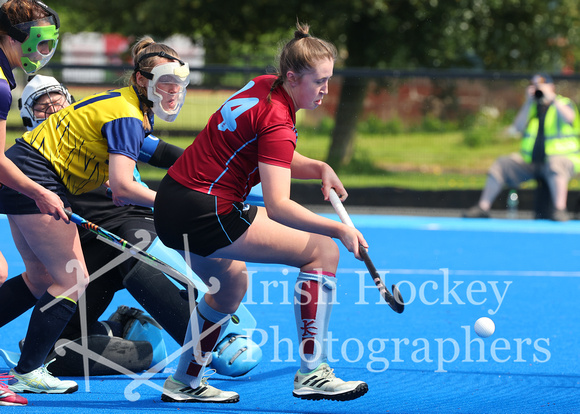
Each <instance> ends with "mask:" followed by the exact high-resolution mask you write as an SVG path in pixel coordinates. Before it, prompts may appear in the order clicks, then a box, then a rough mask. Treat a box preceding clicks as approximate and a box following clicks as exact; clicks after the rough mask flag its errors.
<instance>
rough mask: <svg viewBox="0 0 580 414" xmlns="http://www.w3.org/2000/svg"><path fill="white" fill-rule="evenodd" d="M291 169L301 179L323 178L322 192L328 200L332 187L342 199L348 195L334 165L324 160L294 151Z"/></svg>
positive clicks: (293, 174)
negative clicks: (333, 167)
mask: <svg viewBox="0 0 580 414" xmlns="http://www.w3.org/2000/svg"><path fill="white" fill-rule="evenodd" d="M290 169H291V170H292V178H297V179H300V180H321V181H322V193H323V194H324V199H325V200H326V201H328V194H329V191H330V189H331V188H334V190H335V191H336V193H337V194H338V196H339V197H340V199H341V200H342V201H344V200H346V198H347V197H348V193H347V191H346V189H345V188H344V186H343V185H342V182H341V181H340V179H339V178H338V176H337V175H336V173H335V172H334V170H333V169H332V167H331V166H330V165H328V164H327V163H325V162H323V161H319V160H314V159H312V158H308V157H305V156H304V155H302V154H300V153H299V152H297V151H294V156H293V158H292V164H291V166H290Z"/></svg>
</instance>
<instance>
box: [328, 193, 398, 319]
mask: <svg viewBox="0 0 580 414" xmlns="http://www.w3.org/2000/svg"><path fill="white" fill-rule="evenodd" d="M330 203H331V204H332V207H334V211H336V214H338V217H339V218H340V221H342V222H343V223H344V224H346V225H347V226H350V227H354V224H353V222H352V220H351V219H350V217H349V215H348V213H347V212H346V209H345V208H344V206H343V205H342V201H340V198H339V197H338V195H337V194H336V191H334V188H331V189H330ZM359 247H360V248H359V252H360V255H361V257H362V258H363V261H364V262H365V265H366V267H367V269H368V271H369V273H370V275H371V277H372V278H373V280H374V282H375V285H377V287H378V288H379V292H381V296H382V297H383V299H385V302H387V303H388V304H389V306H390V307H391V309H393V310H394V311H395V312H397V313H403V310H405V302H404V300H403V297H402V296H401V292H399V288H398V287H397V285H393V294H391V292H389V290H388V289H387V287H386V286H385V283H384V282H383V280H382V279H381V275H380V274H379V272H377V269H376V268H375V265H374V264H373V262H372V261H371V258H370V257H369V253H368V251H367V249H365V248H364V247H363V246H359Z"/></svg>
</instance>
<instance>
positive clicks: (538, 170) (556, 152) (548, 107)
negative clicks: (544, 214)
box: [463, 74, 580, 221]
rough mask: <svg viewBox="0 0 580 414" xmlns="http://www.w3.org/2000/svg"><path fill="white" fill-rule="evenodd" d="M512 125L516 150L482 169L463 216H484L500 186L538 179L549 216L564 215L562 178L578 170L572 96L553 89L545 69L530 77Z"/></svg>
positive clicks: (578, 131) (578, 125) (578, 126)
mask: <svg viewBox="0 0 580 414" xmlns="http://www.w3.org/2000/svg"><path fill="white" fill-rule="evenodd" d="M512 129H514V130H516V131H517V132H519V133H521V134H523V137H522V142H521V146H520V152H519V153H514V154H510V155H507V156H503V157H500V158H498V159H497V160H496V161H495V163H494V164H493V165H492V166H491V168H490V169H489V171H488V177H487V181H486V183H485V188H484V189H483V192H482V194H481V197H480V199H479V203H478V204H477V205H475V206H473V207H471V208H470V209H469V210H467V211H465V212H464V213H463V217H468V218H487V217H489V210H490V209H491V205H492V204H493V201H494V200H495V198H496V197H497V196H498V194H499V193H500V192H501V190H502V188H503V187H504V186H508V187H509V188H517V187H519V185H520V184H521V183H522V182H524V181H528V180H531V179H537V180H543V181H544V182H545V183H546V185H547V187H548V189H549V195H550V197H551V204H552V205H553V209H552V214H551V217H550V218H551V219H552V220H555V221H567V220H568V219H569V217H568V212H567V210H566V201H567V197H568V182H569V181H570V179H571V178H572V177H573V176H574V175H575V174H576V173H577V172H579V171H580V141H579V137H580V117H579V116H578V109H577V108H576V105H575V104H574V102H572V100H570V99H569V98H566V97H564V96H561V95H557V94H556V92H555V86H554V82H553V80H552V78H551V77H550V76H549V75H546V74H536V75H534V76H533V77H532V79H531V82H530V85H529V86H528V87H527V89H526V100H525V102H524V104H523V105H522V107H521V108H520V110H519V112H518V114H517V116H516V119H515V120H514V123H513V125H512Z"/></svg>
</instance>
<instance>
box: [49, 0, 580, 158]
mask: <svg viewBox="0 0 580 414" xmlns="http://www.w3.org/2000/svg"><path fill="white" fill-rule="evenodd" d="M51 7H53V8H55V9H56V10H57V11H59V13H62V14H63V28H66V30H71V31H82V30H95V31H100V32H119V33H122V34H126V35H135V36H139V35H143V34H151V35H154V36H168V35H171V34H174V33H181V34H185V35H187V36H190V37H191V38H192V39H194V40H197V41H203V45H204V47H205V49H206V60H207V63H210V64H212V63H231V62H235V61H236V59H239V58H240V57H241V56H248V55H249V56H250V57H251V58H250V59H257V60H258V61H259V64H262V62H263V61H264V60H266V58H268V57H272V58H273V57H274V55H275V53H276V50H275V47H272V45H277V43H278V41H279V40H280V39H285V38H289V37H290V35H291V34H292V25H293V23H294V21H295V19H296V18H299V19H300V20H301V21H305V22H308V23H310V24H311V26H312V27H313V32H314V33H315V35H316V36H320V37H323V38H325V39H329V40H331V41H333V42H334V43H335V44H336V45H337V47H338V48H339V50H340V54H341V60H340V61H339V62H337V66H338V67H344V68H383V69H384V68H391V69H414V68H429V69H449V68H472V69H474V70H480V71H481V70H527V71H535V70H538V69H541V70H545V71H560V70H562V68H563V67H564V65H565V64H566V63H567V62H568V63H569V62H570V61H572V62H573V61H574V58H575V57H577V56H578V57H580V52H579V51H580V49H579V48H578V46H577V45H580V32H579V30H578V27H580V25H579V24H578V23H579V20H580V19H579V11H578V8H577V5H576V0H390V1H389V0H319V1H318V2H315V3H314V2H304V1H300V0H284V1H282V0H280V1H274V0H254V1H252V2H251V3H250V2H248V3H244V2H239V1H234V0H221V1H201V0H172V1H171V2H161V1H159V0H155V1H153V0H140V1H136V0H116V1H115V2H108V1H107V2H103V1H84V2H79V1H78V0H54V1H52V2H51ZM61 10H63V12H61ZM367 86H368V78H365V77H360V76H358V77H356V76H355V77H348V76H347V77H345V79H344V83H343V85H342V89H341V97H340V103H339V106H338V113H337V117H336V127H335V129H334V131H333V134H332V144H331V146H330V151H329V154H328V161H329V162H330V163H331V165H333V166H334V167H337V168H339V167H341V166H342V165H345V164H348V162H349V161H350V157H351V156H352V148H353V143H354V139H355V127H356V123H357V121H358V117H359V115H360V111H361V108H362V106H363V102H364V98H365V96H366V90H367Z"/></svg>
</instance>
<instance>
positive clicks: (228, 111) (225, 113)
mask: <svg viewBox="0 0 580 414" xmlns="http://www.w3.org/2000/svg"><path fill="white" fill-rule="evenodd" d="M252 86H254V82H253V81H252V82H249V83H248V84H247V85H246V86H244V87H243V88H242V89H240V90H239V91H238V92H236V93H235V94H233V95H232V96H231V97H230V98H229V99H228V100H227V101H226V102H225V103H224V104H223V105H222V107H221V109H220V114H221V115H222V119H223V122H222V123H220V124H219V125H218V129H219V130H220V131H226V130H228V129H229V130H230V131H235V130H236V128H237V127H238V125H237V124H236V118H237V117H238V116H240V115H241V114H243V113H244V112H246V111H247V110H249V109H251V108H253V107H254V106H255V105H256V104H257V103H258V102H259V99H258V98H237V99H232V98H233V97H234V96H236V95H238V94H239V93H241V92H244V91H245V90H248V89H250V88H251V87H252Z"/></svg>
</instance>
